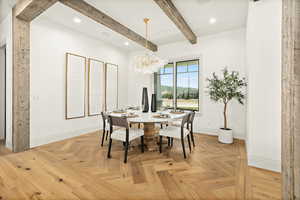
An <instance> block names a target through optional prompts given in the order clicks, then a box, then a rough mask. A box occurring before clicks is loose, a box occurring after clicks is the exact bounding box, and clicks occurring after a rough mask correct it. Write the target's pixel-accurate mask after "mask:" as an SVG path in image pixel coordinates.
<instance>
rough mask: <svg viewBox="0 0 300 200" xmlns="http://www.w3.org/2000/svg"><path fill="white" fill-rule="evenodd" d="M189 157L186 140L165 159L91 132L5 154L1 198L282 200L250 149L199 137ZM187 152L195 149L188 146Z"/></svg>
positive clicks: (0, 162) (0, 161) (0, 164)
mask: <svg viewBox="0 0 300 200" xmlns="http://www.w3.org/2000/svg"><path fill="white" fill-rule="evenodd" d="M195 137H196V148H195V149H194V150H193V152H192V153H191V154H188V155H189V156H188V159H186V160H184V159H183V156H182V150H181V145H180V143H179V141H174V147H173V148H172V149H171V150H170V149H164V153H163V154H159V153H158V152H145V153H144V154H141V153H140V151H139V149H138V148H137V147H133V148H132V149H131V150H130V152H129V157H128V163H127V164H123V147H122V144H120V143H118V142H114V143H113V147H112V159H110V160H108V159H107V158H106V153H107V144H105V146H104V147H102V148H101V147H100V145H99V140H100V139H99V134H97V133H92V134H87V135H84V136H80V137H76V138H72V139H69V140H65V141H61V142H57V143H52V144H49V145H44V146H41V147H38V148H35V149H32V150H30V151H28V152H23V153H18V154H9V155H6V156H1V157H0V199H1V200H3V199H5V200H14V199H16V200H22V199H51V200H60V199H66V200H71V199H76V200H77V199H97V200H98V199H104V200H108V199H128V200H129V199H130V200H135V199H136V200H140V199H147V200H148V199H149V200H150V199H153V200H161V199H162V200H163V199H195V200H202V199H203V200H217V199H218V200H226V199H228V200H229V199H230V200H231V199H251V200H252V199H253V200H255V199H257V200H258V199H280V174H277V173H274V172H269V171H264V170H259V169H256V168H249V167H247V164H246V153H245V145H244V142H243V141H238V140H236V141H235V143H234V144H233V145H224V144H220V143H218V142H217V138H216V137H213V136H206V135H196V136H195ZM187 149H188V148H187Z"/></svg>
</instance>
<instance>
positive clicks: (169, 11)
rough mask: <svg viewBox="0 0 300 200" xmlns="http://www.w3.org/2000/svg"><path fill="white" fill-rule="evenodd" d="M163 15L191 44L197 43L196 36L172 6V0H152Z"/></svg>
mask: <svg viewBox="0 0 300 200" xmlns="http://www.w3.org/2000/svg"><path fill="white" fill-rule="evenodd" d="M154 1H155V2H156V3H157V5H158V6H159V7H160V8H161V9H162V10H163V11H164V13H165V14H166V15H167V16H168V17H169V18H170V20H172V21H173V23H174V24H175V25H176V26H177V27H178V29H179V30H180V31H181V32H182V33H183V35H184V36H185V37H186V38H187V39H188V40H189V41H190V43H191V44H196V43H197V36H196V35H195V33H194V32H193V31H192V29H191V28H190V26H189V25H188V24H187V22H186V21H185V20H184V18H183V16H182V15H181V13H180V12H179V11H178V9H177V8H176V7H175V5H174V4H173V2H172V0H154Z"/></svg>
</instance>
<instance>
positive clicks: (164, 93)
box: [154, 63, 174, 108]
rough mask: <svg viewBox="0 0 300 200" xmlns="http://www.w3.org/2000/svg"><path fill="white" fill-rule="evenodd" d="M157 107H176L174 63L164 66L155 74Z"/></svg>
mask: <svg viewBox="0 0 300 200" xmlns="http://www.w3.org/2000/svg"><path fill="white" fill-rule="evenodd" d="M154 79H155V80H154V82H155V85H156V87H155V93H156V101H157V102H156V103H157V107H158V108H161V107H165V108H174V101H173V94H174V67H173V63H170V64H167V65H165V66H164V67H162V68H161V69H160V70H159V71H158V73H156V74H155V76H154Z"/></svg>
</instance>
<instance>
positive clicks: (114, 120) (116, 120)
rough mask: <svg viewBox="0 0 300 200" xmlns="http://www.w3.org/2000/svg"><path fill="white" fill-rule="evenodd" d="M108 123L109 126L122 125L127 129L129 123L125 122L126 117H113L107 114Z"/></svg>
mask: <svg viewBox="0 0 300 200" xmlns="http://www.w3.org/2000/svg"><path fill="white" fill-rule="evenodd" d="M109 123H110V126H111V127H113V126H119V127H123V128H126V129H129V125H128V122H127V118H126V117H113V116H109Z"/></svg>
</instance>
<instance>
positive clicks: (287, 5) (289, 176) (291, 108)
mask: <svg viewBox="0 0 300 200" xmlns="http://www.w3.org/2000/svg"><path fill="white" fill-rule="evenodd" d="M299 25H300V1H297V0H283V23H282V30H283V42H282V48H283V49H282V51H283V54H282V156H281V157H282V175H283V179H282V180H283V184H282V191H283V193H282V198H283V199H295V200H299V199H300V131H299V130H300V129H299V121H300V115H299V109H300V70H299V69H300V59H299V57H300V52H299V51H300V49H299V47H300V45H299V41H300V34H299V28H300V26H299Z"/></svg>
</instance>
